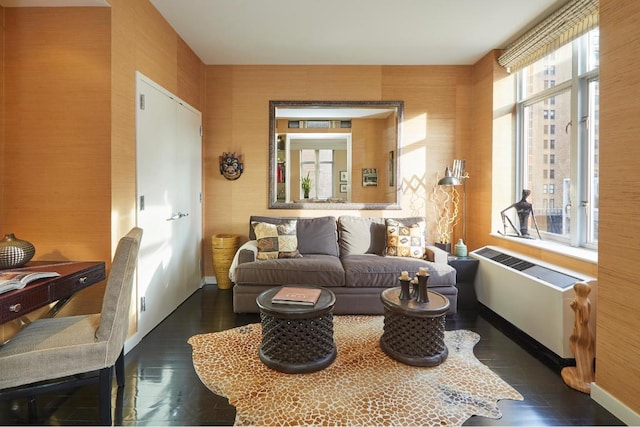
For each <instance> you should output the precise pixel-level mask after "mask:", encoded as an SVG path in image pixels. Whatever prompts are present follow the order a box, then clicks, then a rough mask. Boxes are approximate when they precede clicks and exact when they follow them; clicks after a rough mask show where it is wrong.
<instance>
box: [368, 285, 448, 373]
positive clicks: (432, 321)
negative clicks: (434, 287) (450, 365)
mask: <svg viewBox="0 0 640 427" xmlns="http://www.w3.org/2000/svg"><path fill="white" fill-rule="evenodd" d="M428 294H429V302H427V303H418V302H417V301H416V300H415V299H410V300H400V288H390V289H385V290H384V291H382V294H380V299H381V300H382V305H383V306H384V331H383V333H382V337H380V347H381V348H382V350H383V351H384V352H385V353H386V354H387V355H388V356H389V357H391V358H392V359H395V360H397V361H399V362H402V363H405V364H407V365H411V366H437V365H439V364H441V363H442V362H444V361H445V359H446V358H447V356H448V355H449V350H448V349H447V346H446V345H445V343H444V329H445V320H446V313H447V311H448V310H449V300H448V299H447V297H445V296H444V295H441V294H439V293H437V292H433V291H429V292H428Z"/></svg>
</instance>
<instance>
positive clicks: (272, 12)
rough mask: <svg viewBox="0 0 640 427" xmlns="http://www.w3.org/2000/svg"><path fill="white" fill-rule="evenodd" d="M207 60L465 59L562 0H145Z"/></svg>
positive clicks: (470, 60)
mask: <svg viewBox="0 0 640 427" xmlns="http://www.w3.org/2000/svg"><path fill="white" fill-rule="evenodd" d="M150 1H151V3H152V4H153V5H154V6H155V7H156V9H158V11H160V13H161V14H162V15H163V16H164V17H165V19H166V20H167V21H168V22H169V23H170V24H171V25H172V26H173V28H174V29H175V30H176V32H177V33H178V34H179V35H180V36H181V37H182V38H183V39H184V40H185V41H186V42H187V44H188V45H189V46H191V48H192V49H193V50H194V51H195V53H196V54H197V55H198V56H199V57H200V59H202V61H203V62H204V63H205V64H236V65H241V64H282V65H285V64H332V65H342V64H346V65H469V64H474V63H476V62H477V61H478V60H479V59H480V58H482V57H483V56H484V55H486V54H487V53H488V52H489V51H491V50H492V49H496V48H503V47H505V46H506V45H507V44H508V42H510V41H511V40H513V39H514V38H515V36H517V35H519V34H521V33H522V32H524V30H526V29H528V28H530V27H531V26H532V25H534V24H535V23H537V22H539V21H540V20H541V19H542V18H543V17H545V16H546V15H548V14H549V13H550V12H551V11H553V10H555V9H557V8H558V7H559V6H560V5H562V4H564V3H566V1H567V0H393V1H392V0H268V1H267V0H150Z"/></svg>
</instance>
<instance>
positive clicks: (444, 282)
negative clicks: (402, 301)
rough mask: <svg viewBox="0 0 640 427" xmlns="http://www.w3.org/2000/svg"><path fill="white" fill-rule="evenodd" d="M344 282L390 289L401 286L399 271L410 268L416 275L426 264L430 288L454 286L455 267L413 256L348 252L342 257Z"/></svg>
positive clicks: (410, 273)
mask: <svg viewBox="0 0 640 427" xmlns="http://www.w3.org/2000/svg"><path fill="white" fill-rule="evenodd" d="M341 259H342V265H343V266H344V270H345V285H346V286H349V287H357V288H390V287H394V286H400V281H399V280H398V277H400V273H401V272H402V271H408V272H409V277H412V278H413V277H415V275H416V273H417V272H418V268H420V267H427V272H428V273H429V281H428V282H427V286H428V287H438V286H455V284H456V270H455V269H454V268H453V267H451V266H450V265H448V264H440V263H434V262H430V261H425V260H421V259H417V258H411V257H406V258H404V257H381V256H379V255H373V254H364V255H349V256H346V257H342V258H341Z"/></svg>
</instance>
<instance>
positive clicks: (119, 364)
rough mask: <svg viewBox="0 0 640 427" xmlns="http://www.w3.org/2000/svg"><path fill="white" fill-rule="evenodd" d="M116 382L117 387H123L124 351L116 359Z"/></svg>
mask: <svg viewBox="0 0 640 427" xmlns="http://www.w3.org/2000/svg"><path fill="white" fill-rule="evenodd" d="M116 382H117V383H118V387H122V386H124V349H122V351H121V352H120V355H119V356H118V358H117V359H116Z"/></svg>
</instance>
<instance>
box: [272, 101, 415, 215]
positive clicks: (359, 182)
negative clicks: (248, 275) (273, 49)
mask: <svg viewBox="0 0 640 427" xmlns="http://www.w3.org/2000/svg"><path fill="white" fill-rule="evenodd" d="M403 106H404V105H403V102H402V101H270V102H269V208H270V209H400V182H399V177H400V176H401V175H400V165H399V162H398V160H399V159H400V155H399V154H400V153H399V151H400V150H399V148H400V124H401V123H402V114H403Z"/></svg>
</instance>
